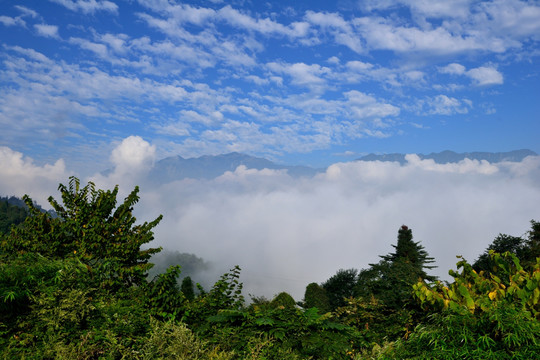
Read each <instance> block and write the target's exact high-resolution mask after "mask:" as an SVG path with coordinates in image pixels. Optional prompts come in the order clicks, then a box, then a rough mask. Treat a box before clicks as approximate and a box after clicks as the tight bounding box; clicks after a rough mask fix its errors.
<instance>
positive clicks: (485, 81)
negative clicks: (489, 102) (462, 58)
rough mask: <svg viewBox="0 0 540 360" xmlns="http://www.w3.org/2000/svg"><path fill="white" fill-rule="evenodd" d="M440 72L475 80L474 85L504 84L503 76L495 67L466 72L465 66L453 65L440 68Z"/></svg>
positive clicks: (481, 67)
mask: <svg viewBox="0 0 540 360" xmlns="http://www.w3.org/2000/svg"><path fill="white" fill-rule="evenodd" d="M439 72H440V73H443V74H450V75H464V76H467V77H468V78H470V79H472V80H473V83H474V85H477V86H486V85H502V84H503V82H504V79H503V75H502V74H501V73H500V72H499V71H497V69H495V68H494V67H493V66H480V67H477V68H473V69H470V70H466V68H465V66H463V65H461V64H457V63H452V64H449V65H446V66H444V67H442V68H439Z"/></svg>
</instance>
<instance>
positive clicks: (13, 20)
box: [0, 15, 26, 26]
mask: <svg viewBox="0 0 540 360" xmlns="http://www.w3.org/2000/svg"><path fill="white" fill-rule="evenodd" d="M0 23H2V24H3V25H4V26H25V25H26V22H25V21H24V20H23V19H21V18H20V17H9V16H5V15H0Z"/></svg>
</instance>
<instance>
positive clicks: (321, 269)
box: [0, 136, 540, 300]
mask: <svg viewBox="0 0 540 360" xmlns="http://www.w3.org/2000/svg"><path fill="white" fill-rule="evenodd" d="M154 154H155V148H154V147H153V146H152V145H150V144H149V143H148V142H146V141H144V140H143V139H141V138H140V137H136V136H132V137H129V138H126V139H124V140H123V141H122V142H121V143H119V144H118V146H117V147H116V148H115V149H114V150H113V152H112V155H111V159H112V160H113V162H114V163H115V164H116V166H117V167H124V170H126V171H132V170H134V169H137V171H139V174H138V176H141V177H142V176H143V175H144V173H145V172H149V171H151V167H150V166H149V164H151V162H152V159H153V157H154ZM406 159H407V163H406V164H405V165H400V164H399V163H392V162H361V161H358V162H349V163H337V164H333V165H332V166H330V167H329V168H328V169H327V170H326V172H325V173H322V174H320V175H318V176H316V177H314V178H304V179H294V178H292V177H290V176H288V175H287V174H286V173H285V172H284V171H281V170H278V171H276V170H268V169H265V170H254V169H249V168H246V167H244V166H241V167H238V168H237V169H236V170H234V171H229V172H226V173H224V174H223V175H222V176H220V177H218V178H216V179H214V180H201V181H198V180H183V181H175V182H172V183H169V184H164V185H161V186H142V187H141V194H140V195H141V201H140V204H138V205H137V206H136V207H135V213H136V216H137V218H138V219H139V221H140V222H142V221H146V220H151V219H154V218H155V217H156V216H157V215H158V214H163V215H164V219H163V221H162V222H161V223H160V225H159V226H158V227H157V228H156V231H155V235H156V236H155V238H156V240H155V243H154V245H156V246H164V247H166V248H168V249H172V250H179V251H182V252H190V253H195V254H196V255H198V256H201V257H202V258H204V259H205V260H207V261H211V262H212V263H213V264H214V265H215V268H214V271H215V273H214V276H215V277H214V279H213V280H214V281H215V280H216V279H217V277H218V276H219V275H220V274H221V273H222V272H223V271H226V270H227V269H229V268H231V267H232V266H234V265H235V264H238V265H240V266H241V267H242V269H243V271H242V275H241V278H240V280H241V281H242V282H244V285H245V289H246V292H248V293H250V294H254V295H265V296H267V297H271V296H273V295H274V294H276V293H278V292H280V291H287V292H290V293H291V294H292V295H293V296H294V297H295V298H296V299H297V300H300V299H301V297H302V296H303V292H304V289H305V286H306V285H307V284H309V283H311V282H323V281H324V280H326V279H328V278H329V277H330V276H332V275H333V274H334V273H335V272H336V271H337V270H338V269H340V268H351V267H353V268H358V269H360V268H366V267H368V264H369V263H373V262H376V261H378V255H384V254H387V253H389V252H390V251H392V248H391V245H392V244H395V242H396V237H397V230H398V229H399V227H400V226H401V225H402V224H406V225H408V226H409V227H410V228H411V229H412V230H413V235H414V237H415V241H420V242H421V244H422V245H423V246H424V247H425V248H426V250H427V251H428V253H429V254H430V255H431V256H433V257H435V259H436V261H437V264H436V265H437V266H438V268H437V269H436V270H435V271H434V273H435V274H436V275H438V276H440V277H442V278H443V279H447V277H448V275H447V271H448V269H450V268H455V262H456V258H455V256H456V255H463V256H464V257H465V258H466V259H467V260H469V261H474V260H475V259H476V257H477V256H478V255H479V254H480V253H481V252H482V251H484V249H485V248H486V247H487V246H488V245H489V244H490V243H491V242H492V241H493V239H494V237H495V236H497V235H498V234H499V233H507V234H511V235H517V236H519V235H521V234H523V233H524V232H525V231H526V230H527V229H528V226H529V223H528V221H529V220H530V219H539V218H540V212H539V210H538V206H537V204H538V203H539V202H540V187H539V185H538V184H540V157H538V156H537V157H528V158H526V159H525V160H523V161H522V162H520V163H510V162H506V163H504V162H503V163H498V164H490V163H488V162H486V161H474V160H463V161H460V162H459V163H453V164H444V165H441V164H435V163H434V162H433V161H432V160H420V159H419V157H418V156H416V155H408V156H407V157H406ZM0 166H1V167H2V169H4V170H3V171H2V172H1V173H0V188H2V191H4V193H5V195H18V196H21V195H22V194H23V193H29V195H31V196H32V197H33V198H34V199H35V200H37V201H38V202H39V203H40V204H42V205H46V204H47V203H46V202H45V199H46V197H47V196H48V195H53V196H54V197H56V198H58V194H57V193H56V188H57V185H58V183H60V182H61V183H65V182H66V181H67V179H68V177H67V176H68V175H67V174H66V169H65V166H64V163H63V161H62V160H59V161H57V162H56V163H55V164H53V165H48V164H47V165H43V166H39V165H35V164H34V163H33V161H32V159H29V158H25V157H24V156H23V155H22V154H21V153H18V152H15V151H13V150H11V149H9V148H6V147H0ZM140 171H142V173H140ZM119 174H120V173H119V172H118V169H114V171H113V172H111V173H109V174H108V175H106V176H105V175H96V176H94V177H93V180H94V181H95V182H96V184H97V186H98V188H102V189H110V188H112V187H113V186H114V185H115V184H119V185H120V192H121V195H120V196H123V195H122V194H125V193H128V192H129V191H131V190H132V189H133V186H134V183H133V181H134V176H133V175H131V176H130V175H128V174H133V172H128V173H126V172H124V173H123V176H119ZM150 174H152V173H151V172H150ZM83 181H85V180H83ZM239 249H241V251H239ZM195 280H196V281H198V280H199V279H195Z"/></svg>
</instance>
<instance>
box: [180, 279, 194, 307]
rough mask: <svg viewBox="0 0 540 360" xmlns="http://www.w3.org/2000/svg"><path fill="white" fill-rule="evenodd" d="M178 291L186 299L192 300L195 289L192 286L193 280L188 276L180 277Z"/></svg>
mask: <svg viewBox="0 0 540 360" xmlns="http://www.w3.org/2000/svg"><path fill="white" fill-rule="evenodd" d="M180 291H182V294H184V296H185V298H186V299H187V300H188V301H193V299H195V290H194V288H193V280H191V277H190V276H186V277H185V278H183V279H182V285H181V286H180Z"/></svg>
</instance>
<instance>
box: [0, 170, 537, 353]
mask: <svg viewBox="0 0 540 360" xmlns="http://www.w3.org/2000/svg"><path fill="white" fill-rule="evenodd" d="M59 191H60V193H61V198H62V201H61V202H58V201H56V200H55V199H54V198H52V197H50V198H49V202H50V204H51V205H52V207H53V209H54V211H55V212H56V214H57V215H58V216H57V217H52V216H51V215H50V213H45V212H41V211H39V209H38V208H36V206H35V205H34V204H33V202H32V200H31V199H30V198H28V197H25V198H24V200H25V203H26V205H27V207H28V216H27V217H26V216H25V219H24V221H22V222H20V221H18V220H17V221H12V222H11V223H10V224H9V225H10V226H11V225H12V224H13V226H12V227H11V230H10V231H9V232H8V233H6V234H2V233H0V357H2V358H5V359H409V358H410V359H449V358H453V359H456V358H465V359H532V358H536V357H538V355H539V354H540V343H539V334H540V322H539V320H540V305H539V300H540V287H539V284H540V248H539V246H540V223H538V222H535V221H532V222H531V225H532V227H531V230H530V231H529V232H528V236H527V237H526V238H517V237H512V236H508V235H500V236H499V237H497V238H496V239H495V240H494V242H493V243H492V245H490V247H489V248H488V249H487V250H486V252H485V253H484V254H482V255H481V256H480V257H479V258H478V260H477V261H476V262H475V263H474V264H469V263H467V262H466V261H465V260H463V259H460V261H459V262H458V270H457V271H450V275H452V277H453V279H454V280H453V281H452V282H450V283H443V282H440V281H437V279H436V278H435V277H433V276H431V275H429V274H428V271H429V270H430V269H431V268H432V265H430V264H433V262H434V260H433V258H431V257H429V255H428V253H427V252H426V251H425V249H424V248H423V247H422V246H421V245H420V244H419V243H417V242H414V241H413V237H412V231H411V229H409V228H407V227H406V226H402V227H401V228H400V229H399V231H398V237H397V243H396V245H394V249H395V251H394V252H393V253H390V254H388V255H384V256H381V260H380V261H379V262H378V263H376V264H371V265H370V267H369V268H367V269H363V270H360V271H358V270H356V269H346V270H344V269H341V270H339V271H337V273H336V274H335V275H334V276H332V277H331V278H330V279H328V280H327V281H325V282H324V283H322V284H317V283H311V284H309V285H308V286H307V287H306V292H305V296H304V299H303V300H302V301H300V302H296V301H295V300H294V299H293V298H292V297H291V296H290V295H288V294H287V293H280V294H278V295H277V296H276V297H275V298H274V299H272V300H271V301H270V300H267V299H265V298H257V297H254V298H252V299H251V300H252V301H251V302H250V304H247V303H246V301H245V299H244V297H243V296H242V283H241V282H240V281H239V277H240V268H239V267H235V268H233V269H231V270H230V272H228V273H226V274H224V275H223V276H222V277H221V278H220V279H219V280H218V281H217V282H216V283H215V284H214V285H213V286H212V287H211V288H210V289H209V290H205V289H203V288H202V287H201V286H200V285H194V284H193V281H192V280H191V278H190V277H185V278H184V279H183V281H182V282H181V284H180V285H179V283H178V277H179V275H180V271H181V265H182V264H178V265H174V266H171V267H169V268H167V269H166V270H165V271H164V272H162V273H161V274H159V275H157V276H156V277H154V278H153V279H149V278H148V271H149V270H150V268H151V267H152V264H151V263H150V262H149V259H150V257H151V256H152V254H155V253H157V252H159V251H160V249H155V248H144V249H143V247H144V245H145V244H148V243H149V242H150V241H151V240H152V239H153V233H152V229H153V228H154V227H155V226H156V225H157V224H158V223H159V221H160V219H161V217H158V218H157V219H156V220H154V221H152V222H149V223H143V224H136V219H135V218H134V217H133V215H132V210H133V207H134V205H135V204H136V203H137V201H138V199H139V198H138V188H135V189H134V190H133V191H132V192H131V194H130V195H128V196H127V197H126V199H125V200H124V201H123V203H121V204H119V205H117V199H116V197H117V194H118V187H116V188H114V189H113V190H106V191H105V190H98V189H95V186H94V184H92V183H89V184H87V185H86V186H81V184H80V182H79V180H78V179H77V178H70V182H69V184H68V185H67V186H65V185H60V186H59ZM2 206H3V205H2ZM4 208H5V209H6V211H7V210H9V211H11V212H12V213H13V211H14V209H11V208H10V207H7V206H5V207H4ZM4 208H0V210H2V209H4ZM15 211H18V210H15ZM15 218H17V219H19V215H16V216H14V219H15ZM18 222H20V224H18ZM17 224H18V225H17ZM195 287H197V288H198V289H197V291H195Z"/></svg>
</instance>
